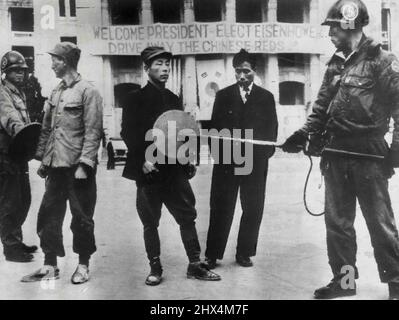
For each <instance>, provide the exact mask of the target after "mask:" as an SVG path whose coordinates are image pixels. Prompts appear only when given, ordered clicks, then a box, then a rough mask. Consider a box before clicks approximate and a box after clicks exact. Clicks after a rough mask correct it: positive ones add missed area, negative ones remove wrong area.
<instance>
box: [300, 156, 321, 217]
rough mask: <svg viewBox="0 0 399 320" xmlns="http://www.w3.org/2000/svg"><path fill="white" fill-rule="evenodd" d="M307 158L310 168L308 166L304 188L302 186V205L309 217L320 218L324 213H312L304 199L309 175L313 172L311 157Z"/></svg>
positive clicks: (305, 198)
mask: <svg viewBox="0 0 399 320" xmlns="http://www.w3.org/2000/svg"><path fill="white" fill-rule="evenodd" d="M307 157H308V158H309V161H310V166H309V171H308V174H307V176H306V180H305V186H304V188H303V204H304V206H305V209H306V211H307V212H308V213H309V214H310V215H311V216H313V217H321V216H323V215H324V214H325V212H324V211H323V212H321V213H314V212H313V211H312V210H310V209H309V206H308V202H307V197H306V195H307V190H308V184H309V179H310V175H311V173H312V171H313V158H312V156H310V155H307Z"/></svg>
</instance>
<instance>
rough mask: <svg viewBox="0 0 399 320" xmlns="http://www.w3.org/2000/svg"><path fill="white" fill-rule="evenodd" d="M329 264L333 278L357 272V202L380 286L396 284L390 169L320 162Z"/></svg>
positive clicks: (398, 258) (341, 160) (397, 242)
mask: <svg viewBox="0 0 399 320" xmlns="http://www.w3.org/2000/svg"><path fill="white" fill-rule="evenodd" d="M321 170H322V173H323V175H324V177H325V184H326V189H325V212H326V213H325V223H326V229H327V250H328V258H329V264H330V266H331V269H332V272H333V274H334V276H335V277H340V276H342V274H343V273H345V272H343V270H347V269H343V267H348V266H350V267H352V268H353V269H354V270H355V274H356V275H357V273H358V270H357V268H356V253H357V243H356V231H355V228H354V222H355V216H356V200H358V202H359V205H360V208H361V211H362V213H363V216H364V218H365V221H366V224H367V227H368V230H369V233H370V237H371V244H372V246H373V248H374V256H375V260H376V262H377V266H378V271H379V275H380V279H381V281H382V282H384V283H387V282H397V283H399V238H398V231H397V228H396V223H395V217H394V213H393V210H392V207H391V200H390V196H389V192H388V179H389V178H390V176H391V171H392V169H389V168H387V167H386V164H385V163H384V162H383V161H380V162H378V161H375V160H369V159H354V158H347V157H340V156H333V157H332V156H329V157H325V158H323V159H322V161H321Z"/></svg>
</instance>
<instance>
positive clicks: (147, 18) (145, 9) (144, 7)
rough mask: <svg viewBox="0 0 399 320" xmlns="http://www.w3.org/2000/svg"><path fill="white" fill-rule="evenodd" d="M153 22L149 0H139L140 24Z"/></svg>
mask: <svg viewBox="0 0 399 320" xmlns="http://www.w3.org/2000/svg"><path fill="white" fill-rule="evenodd" d="M151 23H154V16H153V14H152V6H151V0H141V15H140V24H151Z"/></svg>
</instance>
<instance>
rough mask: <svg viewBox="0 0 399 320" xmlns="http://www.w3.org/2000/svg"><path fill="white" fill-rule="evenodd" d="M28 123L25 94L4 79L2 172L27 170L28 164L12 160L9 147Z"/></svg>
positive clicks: (0, 118) (0, 90) (0, 130)
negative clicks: (24, 164)
mask: <svg viewBox="0 0 399 320" xmlns="http://www.w3.org/2000/svg"><path fill="white" fill-rule="evenodd" d="M28 123H30V120H29V114H28V111H27V108H26V98H25V94H24V93H23V92H22V91H20V90H19V89H18V88H17V87H16V86H14V85H13V84H12V83H11V82H9V81H7V80H4V81H3V82H2V83H1V85H0V174H4V173H7V174H15V173H19V172H20V171H21V170H26V166H21V164H17V163H15V162H14V161H12V160H11V158H10V156H9V154H8V149H9V146H10V143H11V140H12V138H13V137H15V135H16V134H17V133H18V132H19V131H20V130H21V129H22V128H23V127H24V126H25V125H26V124H28Z"/></svg>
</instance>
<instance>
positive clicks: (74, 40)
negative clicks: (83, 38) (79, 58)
mask: <svg viewBox="0 0 399 320" xmlns="http://www.w3.org/2000/svg"><path fill="white" fill-rule="evenodd" d="M60 40H61V42H72V43H74V44H76V45H77V44H78V39H77V38H76V37H61V38H60Z"/></svg>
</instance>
